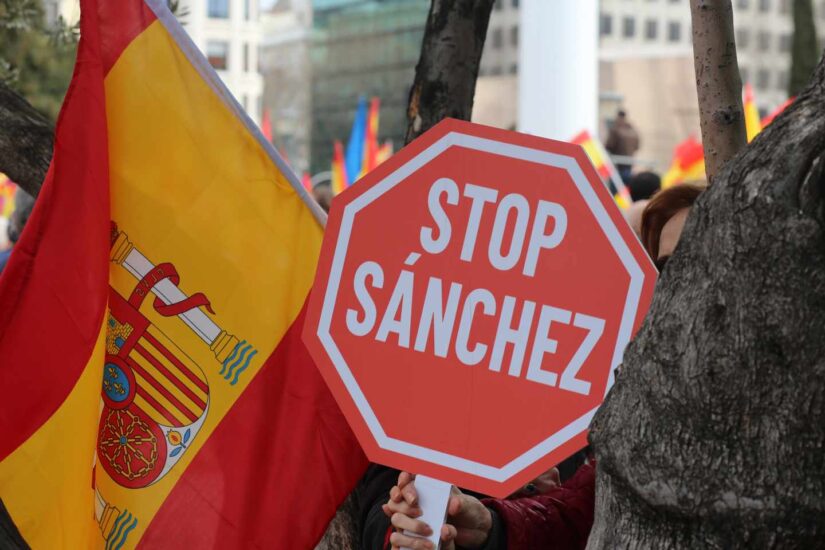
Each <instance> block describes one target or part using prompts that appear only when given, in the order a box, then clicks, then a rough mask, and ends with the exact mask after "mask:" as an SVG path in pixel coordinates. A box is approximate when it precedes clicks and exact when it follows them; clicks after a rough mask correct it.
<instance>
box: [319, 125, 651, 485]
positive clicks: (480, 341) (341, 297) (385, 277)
mask: <svg viewBox="0 0 825 550" xmlns="http://www.w3.org/2000/svg"><path fill="white" fill-rule="evenodd" d="M655 278H656V270H655V268H654V267H653V265H652V263H651V262H650V260H649V259H648V257H647V255H646V254H645V252H644V250H643V249H642V247H641V245H640V243H639V241H638V240H637V239H636V237H635V235H634V234H633V232H632V230H631V229H630V228H629V226H628V225H627V223H626V222H625V221H624V219H623V217H622V214H621V212H620V211H619V210H618V208H617V207H616V205H615V204H614V202H613V200H612V198H611V196H610V194H609V192H608V191H607V190H606V189H605V187H604V185H603V184H602V182H601V181H600V179H599V176H598V175H597V173H596V171H595V170H594V168H593V167H592V165H591V163H590V161H589V160H588V158H587V156H586V154H585V153H584V151H583V150H582V149H581V148H580V147H578V146H576V145H572V144H568V143H562V142H556V141H550V140H545V139H541V138H537V137H533V136H526V135H521V134H517V133H514V132H507V131H503V130H496V129H493V128H488V127H484V126H479V125H475V124H470V123H466V122H460V121H456V120H445V121H443V122H441V123H440V124H438V125H437V126H436V127H434V128H433V129H431V130H430V131H428V132H427V133H426V134H424V135H423V136H422V137H421V138H419V139H418V140H416V141H415V142H414V143H412V144H410V145H409V146H408V147H406V148H404V149H403V150H402V151H400V152H399V153H398V154H396V155H395V156H394V157H392V158H391V159H390V160H388V161H387V162H385V163H384V164H382V165H381V166H380V167H378V168H377V169H376V170H375V171H373V172H372V173H370V174H368V175H367V176H366V177H364V178H363V179H362V180H360V181H359V182H358V183H357V184H356V185H354V186H353V187H351V188H350V189H348V190H347V191H346V192H345V193H343V194H342V195H340V196H339V197H337V198H336V199H335V201H334V202H333V206H332V210H331V212H330V217H329V222H328V225H327V230H326V235H325V237H324V244H323V249H322V254H321V260H320V263H319V267H318V273H317V275H316V280H315V285H314V287H313V291H312V297H311V299H310V303H309V309H308V313H307V321H306V325H305V328H304V340H305V342H306V343H307V345H308V347H309V349H310V352H311V354H312V355H313V358H314V359H315V361H316V363H317V364H318V367H319V369H320V370H321V373H322V375H323V376H324V379H325V380H326V382H327V384H328V385H329V387H330V388H331V390H332V392H333V394H334V395H335V398H336V400H337V402H338V404H339V405H340V406H341V409H342V410H343V412H344V414H345V415H346V417H347V420H348V421H349V423H350V425H351V426H352V428H353V430H354V431H355V433H356V435H357V436H358V438H359V441H360V443H361V445H362V446H363V448H364V450H365V452H366V453H367V456H368V457H369V458H370V460H372V461H373V462H378V463H382V464H386V465H389V466H393V467H396V468H401V469H405V470H409V471H412V472H416V473H421V474H426V475H428V476H431V477H434V478H438V479H441V480H444V481H449V482H451V483H455V484H457V485H459V486H463V487H466V488H470V489H474V490H477V491H480V492H482V493H486V494H489V495H494V496H506V495H507V494H510V493H511V492H513V491H514V490H516V489H518V488H519V487H520V486H521V485H523V484H525V483H528V482H529V481H530V480H531V479H533V478H535V477H536V476H538V475H539V474H541V473H542V472H544V471H546V470H548V469H549V468H551V467H553V466H555V465H556V464H558V463H559V462H561V461H562V460H564V459H565V458H566V457H568V456H569V455H571V454H572V453H573V452H575V451H576V450H578V449H580V448H582V447H583V446H585V445H586V435H587V427H588V425H589V423H590V420H591V419H592V417H593V415H594V413H595V412H596V409H597V408H598V407H599V405H600V404H601V402H602V401H603V399H604V397H605V394H606V393H607V390H608V389H609V388H610V385H611V384H612V381H613V371H614V369H615V368H616V367H617V366H618V365H619V364H620V362H621V358H622V353H623V351H624V348H625V346H626V345H627V343H628V342H629V340H630V339H631V337H632V335H633V334H634V332H635V330H636V328H637V327H638V325H639V324H640V322H641V320H642V318H643V316H644V315H645V313H646V311H647V308H648V305H649V302H650V299H651V295H652V292H653V286H654V283H655Z"/></svg>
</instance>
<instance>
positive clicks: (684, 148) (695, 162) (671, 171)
mask: <svg viewBox="0 0 825 550" xmlns="http://www.w3.org/2000/svg"><path fill="white" fill-rule="evenodd" d="M705 177H706V176H705V152H704V150H703V149H702V143H701V142H700V141H698V140H697V139H696V138H695V137H693V136H690V137H689V138H687V139H686V140H684V141H682V142H681V143H679V144H678V145H676V147H675V148H674V150H673V161H672V162H671V165H670V168H668V171H667V172H665V175H664V176H662V189H667V188H668V187H673V186H674V185H679V184H680V183H685V182H691V181H697V180H703V179H705Z"/></svg>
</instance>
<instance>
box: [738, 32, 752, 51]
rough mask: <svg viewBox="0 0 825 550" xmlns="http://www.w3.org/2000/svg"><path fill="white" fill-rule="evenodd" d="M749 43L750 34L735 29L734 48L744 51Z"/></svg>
mask: <svg viewBox="0 0 825 550" xmlns="http://www.w3.org/2000/svg"><path fill="white" fill-rule="evenodd" d="M750 43H751V33H750V32H749V31H748V29H736V47H737V48H739V49H743V50H744V49H747V47H748V45H749V44H750Z"/></svg>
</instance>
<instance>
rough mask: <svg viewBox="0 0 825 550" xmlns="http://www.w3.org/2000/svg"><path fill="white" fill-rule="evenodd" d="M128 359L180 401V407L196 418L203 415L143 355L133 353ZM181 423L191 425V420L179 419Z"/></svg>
mask: <svg viewBox="0 0 825 550" xmlns="http://www.w3.org/2000/svg"><path fill="white" fill-rule="evenodd" d="M129 357H130V358H132V359H133V360H134V361H135V362H136V363H137V364H138V365H140V366H141V368H142V369H143V370H145V371H146V374H148V375H149V376H151V377H152V378H154V379H155V380H157V381H158V382H160V383H161V385H162V386H163V387H164V389H165V390H166V391H168V392H169V393H171V394H172V395H173V396H174V397H175V399H177V400H178V401H180V403H181V405H183V406H184V407H186V409H187V410H189V411H190V412H192V413H193V414H195V415H197V416H200V415H201V414H203V408H202V407H200V406H199V405H198V404H197V403H195V402H194V401H192V400H191V399H190V398H189V396H187V395H186V394H185V393H183V392H182V391H181V390H180V389H179V388H178V387H177V386H175V384H174V383H173V382H172V381H171V380H169V379H168V378H167V377H166V375H164V374H163V373H162V372H160V371H159V370H158V369H157V368H156V367H155V366H154V365H153V364H152V362H151V361H149V360H148V359H146V358H145V357H143V355H141V354H140V353H138V352H137V351H133V352H132V353H131V354H130V355H129ZM172 373H173V374H174V371H172ZM136 376H138V375H136ZM172 406H173V407H175V406H174V405H172ZM175 410H176V411H177V410H178V409H177V407H175ZM175 416H176V417H178V416H180V415H178V414H175ZM181 421H182V422H183V424H191V423H192V421H191V420H188V419H185V418H184V419H181Z"/></svg>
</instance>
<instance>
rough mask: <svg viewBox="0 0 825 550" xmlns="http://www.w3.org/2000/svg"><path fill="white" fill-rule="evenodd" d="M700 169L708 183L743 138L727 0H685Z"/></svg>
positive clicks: (742, 110)
mask: <svg viewBox="0 0 825 550" xmlns="http://www.w3.org/2000/svg"><path fill="white" fill-rule="evenodd" d="M690 12H691V20H692V23H693V65H694V70H695V71H696V88H697V92H698V96H699V124H700V126H701V129H702V145H703V147H704V150H705V172H706V174H707V177H708V182H709V183H710V182H712V181H713V179H714V177H715V176H716V174H717V173H719V170H720V169H721V167H722V166H723V165H724V164H725V163H726V162H728V161H729V160H730V159H732V158H733V157H734V155H736V153H737V152H739V150H740V149H742V148H743V147H744V146H745V144H746V143H747V142H748V141H747V134H746V132H745V114H744V108H743V107H742V79H741V77H740V76H739V65H738V63H737V61H736V41H735V39H734V35H733V7H732V6H731V0H690Z"/></svg>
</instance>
